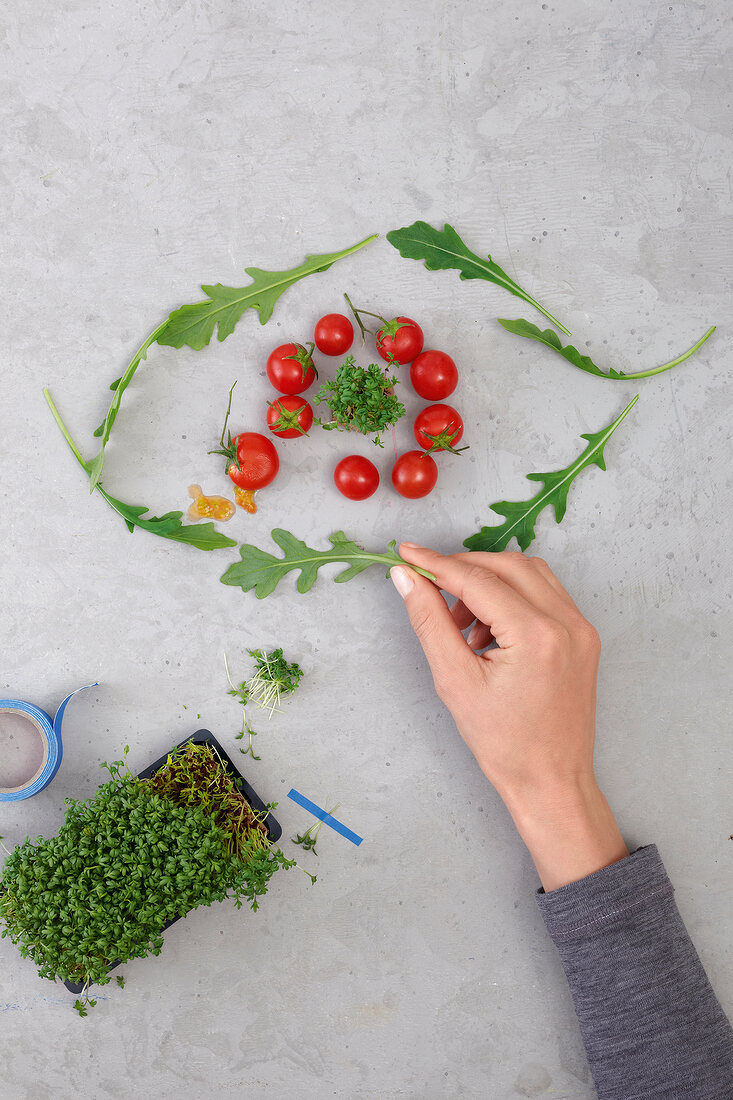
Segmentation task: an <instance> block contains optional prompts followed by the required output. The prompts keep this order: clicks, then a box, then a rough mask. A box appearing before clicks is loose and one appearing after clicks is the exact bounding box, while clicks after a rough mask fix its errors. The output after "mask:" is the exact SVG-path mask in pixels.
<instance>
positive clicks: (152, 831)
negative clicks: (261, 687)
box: [0, 743, 313, 1016]
mask: <svg viewBox="0 0 733 1100" xmlns="http://www.w3.org/2000/svg"><path fill="white" fill-rule="evenodd" d="M126 755H127V751H126V752H125V755H124V757H123V759H122V760H116V761H114V762H113V763H111V764H108V765H106V764H105V765H103V767H105V768H106V769H107V771H108V772H109V776H110V778H109V780H108V781H107V782H106V783H104V784H103V785H102V786H101V787H99V789H98V790H97V791H96V793H95V795H94V796H93V797H92V798H90V799H87V800H83V801H77V800H75V799H67V800H66V813H65V817H64V822H63V824H62V825H61V828H60V829H59V831H58V833H57V835H56V836H54V837H50V838H43V837H38V838H37V839H36V840H35V841H31V840H30V838H27V839H26V840H25V842H24V843H23V844H21V845H19V846H18V847H17V848H15V849H14V851H13V852H11V853H10V855H9V857H8V859H7V860H6V862H5V866H4V867H3V870H2V873H1V874H0V922H1V923H2V924H3V926H4V927H3V931H2V936H3V937H5V936H9V937H10V939H11V941H12V942H13V943H14V944H16V945H17V946H18V948H19V950H20V954H21V955H22V956H23V957H24V958H31V959H32V960H33V961H34V962H35V964H36V966H37V967H38V973H39V975H40V976H41V977H43V978H49V979H51V980H55V979H57V978H60V979H61V980H62V981H70V982H81V983H83V990H82V993H81V996H80V997H79V998H78V999H77V1001H76V1003H75V1005H74V1008H75V1009H76V1011H77V1012H78V1013H79V1015H80V1016H86V1014H87V1011H88V1009H89V1008H90V1007H93V1006H94V1005H95V1004H96V1001H95V1000H94V999H93V998H90V997H89V987H90V985H91V984H92V983H96V984H98V985H106V984H107V983H108V982H109V981H110V980H111V978H110V975H109V974H108V969H109V968H110V967H111V966H112V965H113V964H116V963H124V962H126V961H127V960H129V959H133V958H143V957H144V956H146V955H149V954H153V955H158V954H160V951H161V948H162V946H163V936H162V934H161V932H162V929H163V927H164V925H165V924H166V923H167V922H168V921H171V920H173V919H174V918H175V917H178V916H184V915H185V914H186V913H188V912H189V911H190V910H192V909H195V908H197V907H198V906H200V905H211V904H212V902H214V901H223V900H224V899H225V898H228V897H231V898H233V900H234V903H235V905H236V906H237V908H241V907H242V904H243V902H244V901H247V902H249V904H250V905H251V907H252V909H253V910H256V909H257V908H258V899H259V897H261V896H262V895H263V894H265V893H266V892H267V887H268V882H269V880H270V878H271V877H272V875H273V874H274V873H275V871H276V870H278V869H279V868H289V867H293V866H295V860H291V859H288V858H287V857H286V856H285V854H284V853H283V852H282V851H281V850H280V849H279V848H278V847H276V846H275V845H273V844H272V843H271V841H270V840H269V836H268V833H267V828H266V826H265V824H264V822H263V821H262V819H261V816H260V815H258V814H257V813H255V812H254V811H253V810H252V808H251V807H250V805H249V803H247V802H246V800H245V799H244V797H243V795H242V794H241V793H240V792H239V790H238V789H237V785H236V782H235V780H234V779H233V778H232V776H231V775H230V774H229V772H228V771H227V769H226V768H225V767H224V766H223V764H222V762H221V760H220V759H219V757H218V755H217V754H216V753H215V751H214V749H213V748H212V746H210V745H197V744H193V743H189V744H188V745H186V746H185V747H184V748H183V749H180V750H177V751H176V752H175V753H173V754H171V756H169V758H168V760H167V762H166V764H165V765H164V767H163V768H162V769H161V770H160V771H158V772H157V773H156V774H155V775H154V776H153V777H152V778H151V779H138V778H137V777H135V776H133V775H131V774H130V772H129V769H128V768H127V764H126ZM305 873H306V874H307V872H305ZM309 878H311V880H313V876H311V875H309ZM120 984H121V983H120Z"/></svg>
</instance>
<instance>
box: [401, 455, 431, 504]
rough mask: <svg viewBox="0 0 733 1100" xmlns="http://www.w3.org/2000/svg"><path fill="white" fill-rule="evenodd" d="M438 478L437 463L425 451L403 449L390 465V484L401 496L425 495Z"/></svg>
mask: <svg viewBox="0 0 733 1100" xmlns="http://www.w3.org/2000/svg"><path fill="white" fill-rule="evenodd" d="M437 480H438V466H437V463H436V462H435V461H434V460H433V459H432V458H431V457H430V455H429V454H426V453H425V451H405V453H404V454H402V455H400V457H399V458H398V459H397V461H396V462H395V464H394V466H393V467H392V484H393V485H394V487H395V489H396V490H397V492H398V493H399V494H400V496H401V497H408V498H409V499H410V500H417V499H418V498H419V497H426V496H427V495H428V493H431V492H432V491H433V489H434V488H435V483H436V481H437Z"/></svg>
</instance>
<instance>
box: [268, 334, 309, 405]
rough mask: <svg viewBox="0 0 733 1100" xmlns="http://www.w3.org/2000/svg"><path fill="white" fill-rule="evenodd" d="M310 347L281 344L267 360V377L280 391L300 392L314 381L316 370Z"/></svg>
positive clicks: (288, 392)
mask: <svg viewBox="0 0 733 1100" xmlns="http://www.w3.org/2000/svg"><path fill="white" fill-rule="evenodd" d="M312 352H313V344H311V345H310V348H305V347H303V345H302V344H281V345H280V347H278V348H275V350H274V351H273V352H271V353H270V356H269V358H268V360H267V377H268V378H269V379H270V381H271V382H272V384H273V386H274V387H275V389H276V390H280V393H287V394H293V393H302V392H303V390H307V389H308V387H309V386H310V385H311V384H312V383H313V382H315V380H316V378H317V377H318V371H317V370H316V368H315V366H314V365H313V359H312V358H311V354H312Z"/></svg>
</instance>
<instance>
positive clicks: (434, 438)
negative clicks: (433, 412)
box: [420, 424, 469, 455]
mask: <svg viewBox="0 0 733 1100" xmlns="http://www.w3.org/2000/svg"><path fill="white" fill-rule="evenodd" d="M452 427H453V425H452V424H449V425H448V427H447V428H446V429H445V430H444V431H442V432H438V433H437V435H431V434H430V432H426V431H421V432H420V434H421V435H422V436H423V437H424V438H425V439H429V440H430V446H429V447H427V448H426V449H425V454H426V455H430V454H433V453H434V452H435V451H450V453H451V454H452V455H459V454H460V453H461V451H467V450H469V444H466V446H465V447H454V446H453V440H454V439H455V438H456V436H460V434H461V429H460V428H456V430H455V431H454V432H451V428H452Z"/></svg>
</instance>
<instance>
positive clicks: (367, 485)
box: [333, 455, 379, 500]
mask: <svg viewBox="0 0 733 1100" xmlns="http://www.w3.org/2000/svg"><path fill="white" fill-rule="evenodd" d="M333 480H334V484H335V486H336V488H337V489H338V491H339V492H340V493H342V494H343V496H345V497H348V499H349V500H366V499H367V497H370V496H371V495H372V493H376V491H377V486H378V485H379V470H378V469H377V467H376V466H375V465H374V463H373V462H370V461H369V459H368V458H364V456H363V455H347V457H346V458H342V459H341V461H340V462H339V464H338V466H337V467H336V469H335V470H334V471H333Z"/></svg>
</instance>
